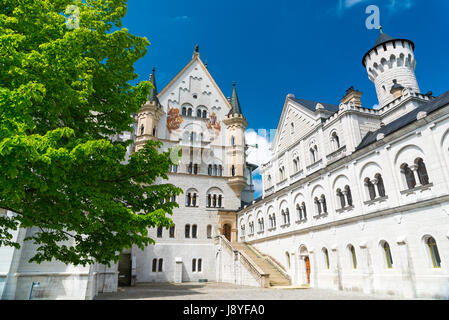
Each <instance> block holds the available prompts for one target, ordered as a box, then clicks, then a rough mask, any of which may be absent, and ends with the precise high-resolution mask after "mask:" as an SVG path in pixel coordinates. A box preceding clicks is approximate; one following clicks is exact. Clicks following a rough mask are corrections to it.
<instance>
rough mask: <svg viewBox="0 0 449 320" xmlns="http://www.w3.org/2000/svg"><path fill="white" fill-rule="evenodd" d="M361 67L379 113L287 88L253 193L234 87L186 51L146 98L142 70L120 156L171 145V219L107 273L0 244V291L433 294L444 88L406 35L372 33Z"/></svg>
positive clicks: (448, 174)
mask: <svg viewBox="0 0 449 320" xmlns="http://www.w3.org/2000/svg"><path fill="white" fill-rule="evenodd" d="M362 64H363V66H364V68H366V71H367V73H368V77H369V79H370V80H371V81H372V82H373V84H374V86H375V88H376V93H377V97H378V101H379V108H378V109H372V108H366V107H363V106H362V103H361V99H360V98H361V95H362V93H361V92H359V91H358V90H356V89H354V88H353V87H351V88H349V89H348V90H347V91H346V93H345V95H344V96H343V98H342V99H341V101H340V103H339V104H338V105H334V104H328V103H324V102H318V101H311V100H305V99H300V98H296V97H295V96H294V95H293V94H289V95H287V97H286V99H285V103H284V106H283V111H282V115H281V118H280V121H279V124H278V128H277V131H276V135H275V138H274V140H273V142H272V145H271V151H272V158H271V160H270V161H269V162H268V163H266V164H264V165H263V166H262V167H261V168H260V169H261V174H262V178H263V194H262V196H261V197H260V198H258V199H256V200H254V198H253V194H254V186H253V182H252V171H253V170H254V169H256V166H255V165H253V164H251V163H247V160H246V150H247V149H248V147H249V146H248V145H247V143H246V141H245V129H246V127H247V125H248V123H247V121H246V119H245V117H244V114H243V111H242V110H243V109H242V107H241V105H240V102H239V99H238V95H237V89H236V85H235V84H234V85H233V88H232V96H231V98H226V97H225V95H224V94H223V92H222V91H221V89H220V88H219V87H218V86H217V84H216V82H215V81H214V79H213V78H212V76H211V74H210V73H209V72H208V69H207V65H205V64H203V62H202V60H201V59H200V54H199V48H198V47H196V48H195V51H194V53H193V56H192V59H191V60H190V61H189V62H188V63H187V65H186V66H185V67H184V68H183V69H182V70H181V71H180V72H179V73H178V74H177V75H176V76H175V77H174V78H173V79H172V80H171V81H170V82H169V83H168V85H167V86H166V87H165V88H164V89H163V90H162V91H161V92H158V90H157V86H156V72H155V70H154V69H153V73H152V75H151V77H150V80H151V82H152V83H153V85H154V89H153V90H152V92H151V94H150V96H149V98H148V101H147V102H146V103H145V104H144V106H142V108H141V109H140V111H139V113H138V114H137V115H136V122H135V130H134V132H132V133H128V137H129V136H132V137H133V139H134V141H135V143H134V145H133V146H131V149H130V150H129V152H134V151H137V150H139V148H141V147H142V145H143V144H144V143H145V142H146V141H147V140H149V139H154V140H159V141H161V142H163V147H162V150H168V148H172V149H173V150H181V154H182V156H181V157H180V158H179V159H178V158H176V157H175V158H176V159H174V160H173V165H172V166H171V168H170V173H169V179H168V183H172V184H174V185H176V186H178V187H180V188H181V189H182V190H183V194H181V195H179V196H178V197H176V198H172V199H170V200H171V201H176V202H177V203H178V204H179V208H176V209H175V210H174V213H173V216H172V220H173V223H174V226H173V227H172V228H170V229H169V230H166V229H162V228H156V229H154V230H151V231H150V235H151V237H152V238H153V239H155V241H156V244H155V245H153V246H149V247H147V248H145V250H140V249H138V248H132V249H131V250H129V251H124V252H123V253H122V255H121V256H122V259H121V261H120V263H119V264H118V265H113V266H111V267H110V268H107V267H105V266H101V265H95V266H88V267H85V268H82V267H71V266H66V265H63V264H59V263H56V262H48V263H43V264H41V265H36V264H28V263H27V258H29V257H30V254H32V252H33V250H35V249H34V248H35V247H33V245H32V244H29V243H26V244H23V245H22V248H21V249H20V250H15V249H11V248H0V257H2V259H1V261H2V263H1V264H0V268H1V269H0V297H1V298H2V299H24V298H25V296H26V294H27V293H28V290H29V287H30V283H31V282H32V281H36V280H39V281H40V282H41V285H40V287H39V288H36V293H35V296H34V297H35V298H47V299H48V298H77V299H85V298H87V299H89V298H93V297H94V296H95V295H96V294H97V293H98V292H111V291H116V290H117V285H135V284H138V283H147V282H174V283H179V282H198V281H217V282H230V283H235V284H243V285H252V286H260V287H270V286H276V285H277V286H282V285H307V286H310V287H313V288H331V289H335V290H353V291H360V292H365V293H370V294H383V295H395V296H401V297H424V298H426V297H431V298H448V297H449V283H448V280H447V279H448V278H449V265H448V261H449V165H448V164H449V152H448V150H449V91H448V92H446V93H444V94H442V95H440V96H438V97H433V96H432V94H431V93H430V92H429V93H427V94H422V93H421V91H420V88H419V86H418V82H417V79H416V76H415V67H416V60H415V56H414V43H413V42H412V41H410V40H407V39H396V38H393V37H390V36H388V35H387V34H385V33H382V32H381V34H380V36H379V38H378V39H377V41H376V43H375V44H374V46H373V48H371V49H370V50H369V51H368V52H367V53H366V54H365V55H364V56H363V59H362ZM116 138H123V137H116ZM165 182H167V181H160V183H165ZM5 214H11V213H9V212H8V213H5ZM27 232H32V230H22V229H21V230H19V231H18V233H17V234H16V235H15V237H16V239H17V241H19V242H20V239H23V237H24V236H25V234H26V233H27Z"/></svg>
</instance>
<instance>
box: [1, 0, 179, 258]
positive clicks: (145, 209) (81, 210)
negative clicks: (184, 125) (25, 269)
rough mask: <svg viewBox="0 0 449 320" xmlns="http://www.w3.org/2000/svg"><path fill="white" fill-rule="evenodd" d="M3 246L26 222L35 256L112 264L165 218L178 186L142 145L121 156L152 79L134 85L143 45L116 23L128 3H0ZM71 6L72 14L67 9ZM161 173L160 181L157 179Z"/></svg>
mask: <svg viewBox="0 0 449 320" xmlns="http://www.w3.org/2000/svg"><path fill="white" fill-rule="evenodd" d="M0 2H1V5H0V66H1V67H0V170H1V174H0V208H2V209H7V210H11V211H13V212H16V213H17V215H16V216H15V217H12V218H11V217H7V216H6V215H4V214H3V215H2V214H0V245H8V246H15V247H19V244H18V243H15V242H14V241H13V240H12V239H13V238H12V236H11V230H17V228H18V227H23V228H29V227H34V228H33V230H36V233H34V235H33V236H31V237H30V238H29V240H31V241H34V242H35V243H36V244H38V250H37V252H36V255H35V256H34V257H33V258H32V259H31V261H36V262H38V263H39V262H42V261H49V260H51V259H56V260H59V261H62V262H65V263H73V264H76V265H78V264H82V265H86V264H87V263H93V262H99V263H105V264H108V263H109V262H110V261H115V262H117V261H118V258H119V253H120V252H121V251H122V250H123V249H124V248H130V247H131V246H132V245H133V244H136V245H137V246H138V247H139V248H143V247H144V246H146V245H149V244H151V243H154V240H152V239H151V238H150V237H149V235H148V229H149V228H151V227H156V226H162V227H166V228H168V227H169V226H170V225H172V221H171V219H170V218H169V217H168V215H171V214H172V210H173V208H174V207H177V204H176V203H173V202H170V201H166V202H165V201H162V200H164V199H169V198H170V197H171V196H172V195H178V194H179V193H180V192H181V190H180V189H179V188H176V187H175V186H173V185H171V184H168V183H166V184H163V183H160V182H163V180H166V179H167V175H166V173H167V172H168V168H169V165H170V158H169V154H168V152H161V153H159V152H158V148H160V147H161V144H160V143H156V142H148V143H147V144H146V145H145V147H144V148H142V149H141V150H139V152H136V153H134V154H133V155H132V156H131V157H130V159H129V161H128V162H125V161H124V159H125V154H126V148H127V146H128V145H129V144H130V143H131V141H125V142H120V141H113V140H112V139H111V138H109V137H112V136H114V135H117V134H119V133H122V132H124V131H130V126H131V125H132V123H133V119H132V114H133V113H137V111H138V110H139V108H140V106H141V105H142V104H143V103H144V102H145V100H146V98H147V96H148V94H149V91H150V88H151V83H149V82H146V81H145V82H141V83H139V84H138V85H137V86H134V85H132V84H130V82H132V81H133V80H135V79H136V78H137V77H138V75H137V74H136V73H135V70H134V67H133V65H134V63H135V62H136V61H137V60H138V59H140V58H142V57H143V56H144V55H145V54H146V52H147V47H148V45H149V42H148V40H147V39H146V38H142V37H136V36H134V35H132V34H130V33H129V32H128V30H127V29H124V28H122V26H121V21H120V20H121V19H122V18H123V17H124V15H125V13H126V5H127V2H126V1H125V0H83V1H81V0H79V1H69V0H20V1H19V0H0ZM69 15H71V17H70V18H68V16H69ZM156 180H157V182H158V183H159V184H154V182H155V181H156Z"/></svg>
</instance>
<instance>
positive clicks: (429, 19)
mask: <svg viewBox="0 0 449 320" xmlns="http://www.w3.org/2000/svg"><path fill="white" fill-rule="evenodd" d="M368 5H377V6H378V7H379V8H380V23H381V25H382V26H383V29H384V32H385V33H387V34H389V35H391V36H393V37H399V38H407V39H410V40H412V41H413V42H414V43H415V46H416V48H415V56H416V59H417V68H416V76H417V79H418V83H419V85H420V88H421V91H422V92H424V93H425V92H427V91H429V90H432V91H433V93H434V95H440V94H442V93H444V92H445V91H447V90H449V80H448V79H449V78H448V75H449V59H448V53H449V1H447V0H432V1H425V0H378V1H373V0H369V1H366V0H304V1H293V0H291V1H287V0H277V1H261V0H259V1H252V0H251V1H250V0H240V1H235V0H227V1H221V0H213V1H211V0H209V1H202V0H198V1H196V0H190V1H185V0H184V1H180V0H164V1H161V0H159V1H148V0H147V1H143V0H129V1H128V13H127V15H126V17H125V19H124V20H123V27H126V28H127V29H129V30H130V32H131V33H133V34H135V35H139V36H145V37H147V38H148V40H149V41H150V42H151V46H149V48H148V53H147V55H146V56H145V57H144V58H143V59H141V60H140V61H139V62H138V63H137V64H136V65H135V66H136V70H137V73H138V74H139V75H140V80H146V79H148V76H149V74H150V73H151V69H152V66H153V65H155V66H156V68H157V71H156V72H157V81H158V88H159V89H162V88H163V87H164V86H165V85H166V84H167V83H168V82H169V81H170V79H171V78H172V77H174V76H175V75H176V74H177V73H178V72H179V71H180V70H181V68H182V67H183V66H184V65H185V64H186V63H187V62H188V61H189V60H190V59H191V57H192V52H193V49H194V47H195V45H196V44H199V46H200V54H201V58H202V59H203V61H205V60H207V62H208V66H209V71H210V72H211V74H212V76H213V77H214V78H215V80H216V82H217V84H218V85H219V86H220V88H221V89H222V90H223V92H224V94H225V95H226V96H230V95H231V92H232V81H234V80H235V81H236V82H237V90H238V94H239V99H240V103H241V105H242V109H243V113H244V115H245V117H246V118H247V120H248V123H249V128H252V129H255V130H256V131H257V130H258V129H260V128H265V129H267V130H269V129H276V127H277V124H278V121H279V117H280V115H281V112H282V107H283V103H284V101H285V96H286V95H287V94H288V93H293V94H295V96H296V97H298V98H303V99H310V100H315V101H320V102H327V103H333V104H337V105H338V104H339V101H340V99H341V97H342V96H343V94H344V92H345V90H346V89H347V88H349V87H350V86H352V85H353V86H354V87H355V88H356V89H358V90H360V91H362V92H363V96H362V103H363V105H364V106H365V107H372V106H373V105H375V104H376V103H377V98H376V94H375V90H374V86H373V85H372V83H371V82H370V81H369V80H368V77H367V74H366V71H365V70H364V68H363V66H362V63H361V59H362V57H363V55H364V54H365V53H366V52H367V51H368V50H369V49H370V48H371V47H372V46H373V44H374V43H375V41H376V39H377V37H378V35H379V31H378V30H368V29H367V28H366V27H365V20H366V18H367V17H368V14H366V13H365V9H366V7H367V6H368Z"/></svg>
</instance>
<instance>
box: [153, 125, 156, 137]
mask: <svg viewBox="0 0 449 320" xmlns="http://www.w3.org/2000/svg"><path fill="white" fill-rule="evenodd" d="M155 136H156V127H153V137H155Z"/></svg>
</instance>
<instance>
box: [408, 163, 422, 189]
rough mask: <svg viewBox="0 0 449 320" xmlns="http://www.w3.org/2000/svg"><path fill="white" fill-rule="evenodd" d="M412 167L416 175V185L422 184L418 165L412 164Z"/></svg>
mask: <svg viewBox="0 0 449 320" xmlns="http://www.w3.org/2000/svg"><path fill="white" fill-rule="evenodd" d="M410 169H411V170H412V171H413V175H414V176H415V181H416V186H420V185H421V181H420V180H419V175H418V165H416V164H412V165H411V166H410Z"/></svg>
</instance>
